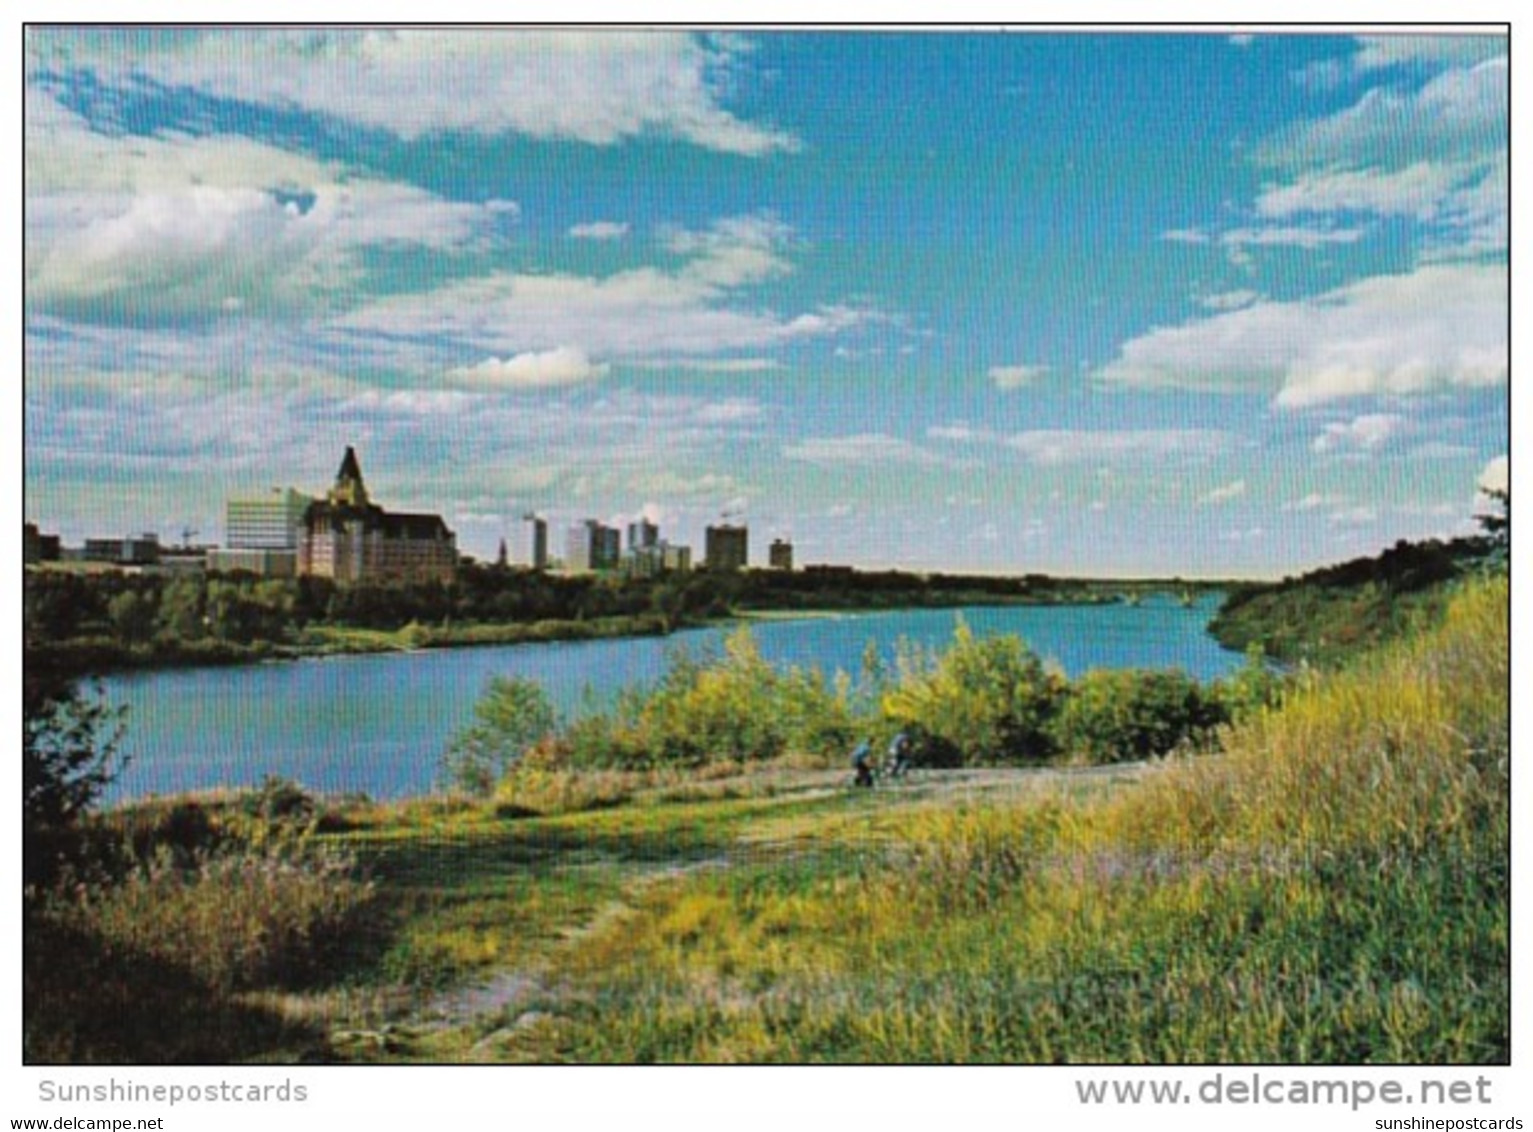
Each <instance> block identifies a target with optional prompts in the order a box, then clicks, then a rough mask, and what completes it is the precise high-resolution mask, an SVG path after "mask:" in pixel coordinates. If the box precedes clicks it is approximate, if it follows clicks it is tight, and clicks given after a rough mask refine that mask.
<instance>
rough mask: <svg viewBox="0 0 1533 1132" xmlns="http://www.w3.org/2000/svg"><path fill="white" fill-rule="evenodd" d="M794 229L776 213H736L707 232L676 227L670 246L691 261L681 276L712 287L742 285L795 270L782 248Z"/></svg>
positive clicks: (672, 232) (668, 241)
mask: <svg viewBox="0 0 1533 1132" xmlns="http://www.w3.org/2000/svg"><path fill="white" fill-rule="evenodd" d="M791 237H792V230H791V229H790V228H789V227H788V226H787V225H786V224H784V223H782V221H780V220H778V219H776V218H775V217H772V216H766V215H755V216H732V217H728V218H726V219H723V220H717V221H715V222H714V223H713V224H712V225H710V226H709V228H708V229H707V230H706V231H703V232H694V231H690V230H687V229H676V230H673V231H671V232H669V233H667V237H666V246H667V247H668V248H669V249H670V250H671V251H672V252H675V253H676V254H678V255H684V256H688V257H690V258H689V262H688V263H687V264H686V265H685V266H684V267H683V268H682V270H681V275H682V276H683V277H685V278H687V279H690V280H693V281H696V282H698V283H701V284H704V285H707V286H709V287H720V288H728V287H739V286H743V285H745V284H749V283H758V282H761V281H762V280H765V279H771V278H773V277H776V276H781V275H786V274H788V273H789V271H790V270H791V266H790V265H789V263H788V261H787V260H785V259H784V258H783V257H782V256H781V255H780V254H779V252H780V250H781V249H782V248H783V247H784V246H785V245H786V244H787V243H788V242H789V241H790V239H791Z"/></svg>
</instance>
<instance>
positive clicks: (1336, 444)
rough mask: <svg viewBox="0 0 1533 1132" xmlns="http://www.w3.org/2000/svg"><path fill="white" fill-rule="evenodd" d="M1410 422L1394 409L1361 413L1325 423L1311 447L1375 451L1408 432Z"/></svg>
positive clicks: (1315, 448) (1332, 449)
mask: <svg viewBox="0 0 1533 1132" xmlns="http://www.w3.org/2000/svg"><path fill="white" fill-rule="evenodd" d="M1411 431H1412V425H1411V422H1410V421H1409V420H1407V419H1406V418H1405V417H1402V416H1399V415H1398V414H1395V413H1364V414H1363V415H1362V416H1359V417H1354V418H1353V419H1352V420H1350V421H1347V422H1345V423H1340V422H1333V423H1331V424H1328V425H1326V426H1325V428H1324V430H1322V432H1321V433H1320V435H1319V436H1317V437H1315V440H1314V443H1313V444H1311V445H1310V447H1311V448H1312V449H1313V450H1314V451H1316V452H1321V453H1324V452H1375V451H1377V450H1378V449H1380V448H1382V447H1384V446H1385V445H1386V444H1388V443H1389V442H1390V441H1392V440H1395V439H1397V438H1398V437H1401V436H1404V435H1407V434H1409V433H1410V432H1411Z"/></svg>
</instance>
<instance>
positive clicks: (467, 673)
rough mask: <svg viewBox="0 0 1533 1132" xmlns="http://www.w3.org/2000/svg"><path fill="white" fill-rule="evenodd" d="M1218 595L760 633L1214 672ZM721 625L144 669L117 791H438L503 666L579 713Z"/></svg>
mask: <svg viewBox="0 0 1533 1132" xmlns="http://www.w3.org/2000/svg"><path fill="white" fill-rule="evenodd" d="M1218 602H1219V598H1218V596H1217V595H1205V596H1203V597H1202V598H1200V599H1199V600H1198V601H1197V602H1196V603H1195V604H1193V605H1192V606H1190V607H1183V606H1182V605H1181V603H1180V602H1178V601H1176V600H1174V599H1172V598H1170V597H1165V596H1152V597H1148V598H1146V599H1145V600H1144V601H1143V602H1142V603H1141V604H1139V605H1093V606H1002V607H984V606H977V607H970V608H966V609H962V610H951V609H946V610H897V611H888V612H879V613H855V614H846V615H840V616H831V617H814V618H802V619H793V620H769V621H761V622H757V623H754V624H753V625H752V632H753V633H754V634H755V636H756V640H757V642H758V645H759V647H760V650H761V653H762V655H763V656H764V657H766V658H767V659H768V660H770V661H772V662H774V663H780V664H797V665H803V666H818V667H819V668H820V669H821V671H823V672H825V673H826V674H827V675H829V674H832V673H834V672H835V671H836V670H837V669H841V670H844V671H847V672H849V673H852V674H854V675H855V674H856V673H857V672H858V671H860V668H861V663H862V655H863V651H864V649H865V648H866V647H867V644H868V642H869V641H870V640H871V641H876V642H878V645H879V647H880V649H881V650H882V651H883V653H884V655H885V658H886V659H887V660H889V661H891V662H892V659H893V654H894V648H895V644H896V642H897V641H898V640H899V639H900V638H902V637H903V638H906V639H908V640H910V641H913V642H920V643H921V644H923V645H927V646H943V645H946V644H947V643H948V642H949V641H951V639H952V635H953V628H954V624H955V618H956V617H957V616H959V615H961V616H962V617H963V618H964V619H965V620H966V621H967V623H968V624H969V626H970V627H971V628H972V629H973V630H974V632H975V633H976V634H978V635H981V636H985V635H989V634H998V633H1016V634H1019V635H1020V636H1022V638H1023V639H1024V640H1026V641H1027V642H1028V644H1029V645H1031V646H1032V647H1033V648H1034V649H1035V650H1036V651H1037V652H1038V653H1040V654H1041V655H1042V656H1044V657H1046V658H1048V659H1051V660H1054V661H1057V662H1058V663H1059V664H1060V665H1061V666H1063V668H1064V669H1065V671H1066V672H1068V673H1070V674H1071V675H1078V674H1080V673H1081V672H1084V671H1086V670H1087V669H1089V668H1180V669H1182V670H1183V671H1185V672H1187V673H1189V674H1191V675H1193V676H1196V677H1198V678H1199V679H1211V678H1213V677H1216V676H1219V675H1221V674H1224V673H1226V672H1229V671H1231V670H1232V669H1234V668H1236V667H1238V666H1239V665H1240V664H1241V662H1242V659H1243V658H1242V657H1241V656H1239V655H1238V654H1236V653H1231V652H1228V651H1226V650H1224V649H1221V648H1220V647H1219V645H1218V644H1217V643H1216V642H1215V641H1214V639H1213V638H1212V637H1210V636H1209V635H1208V634H1207V632H1206V631H1205V627H1206V626H1207V624H1208V620H1209V618H1210V617H1211V616H1212V615H1213V612H1214V609H1215V608H1217V605H1218ZM728 632H729V630H728V629H724V628H710V629H699V630H689V631H686V632H682V633H677V634H675V635H673V636H671V637H665V638H658V637H639V638H624V639H619V640H605V641H569V642H555V643H547V644H527V645H507V646H497V647H485V648H463V649H441V650H429V651H421V652H412V653H386V654H378V655H371V656H347V657H332V658H324V659H312V660H299V661H284V662H274V663H270V664H260V665H249V666H242V667H235V668H198V669H176V670H167V671H159V672H145V673H135V674H131V675H126V676H120V677H116V678H113V679H111V680H108V681H106V682H105V690H106V694H107V698H108V699H109V700H110V701H111V702H113V703H120V704H126V705H127V707H128V731H127V735H126V737H125V739H124V743H123V749H124V751H125V752H126V753H127V754H128V755H129V756H130V760H131V761H130V763H129V765H128V768H127V769H126V770H125V771H124V773H123V774H122V775H121V777H120V778H119V779H118V781H117V782H116V783H115V784H114V786H113V788H112V790H111V792H110V794H109V795H108V798H109V800H119V799H125V798H134V797H140V796H143V795H147V794H165V793H174V792H180V791H186V790H204V789H209V788H212V787H219V786H247V785H252V784H256V783H259V782H260V781H261V780H262V779H263V778H265V777H266V776H267V775H278V776H280V777H283V778H290V779H292V780H294V781H296V782H300V783H302V784H303V785H304V786H306V787H308V788H310V789H312V790H317V791H320V792H324V793H363V794H368V795H371V796H372V797H374V798H398V797H405V796H409V795H415V794H424V793H428V792H429V791H430V790H431V788H432V784H433V780H434V778H435V776H436V772H437V765H438V759H439V757H440V754H441V751H442V748H443V747H444V746H445V745H446V743H447V741H448V739H449V738H450V737H451V735H452V734H453V732H454V731H455V730H457V729H458V728H460V727H462V726H463V725H464V724H465V723H467V722H468V720H469V719H470V717H471V716H472V713H473V706H474V701H475V700H476V699H477V698H478V696H479V694H480V692H481V691H482V690H483V687H484V684H485V682H486V681H487V680H488V679H489V678H490V677H491V676H497V675H509V676H525V677H530V678H532V679H534V680H536V681H538V682H539V683H540V684H541V685H542V686H543V688H544V690H545V691H546V692H547V693H548V695H549V697H550V699H552V700H553V702H554V704H555V705H556V706H557V707H558V708H559V709H560V710H561V711H563V712H564V713H566V714H567V715H574V714H577V713H579V712H580V711H582V710H589V709H590V707H591V706H592V705H600V704H603V703H605V702H610V699H611V697H612V696H613V695H614V693H616V691H617V690H618V689H620V688H623V687H625V686H629V685H634V684H644V683H649V682H652V681H654V680H655V679H656V678H657V677H658V676H659V675H660V674H661V673H662V672H663V671H664V670H665V666H666V662H667V657H668V655H669V654H670V652H671V650H673V649H676V648H678V647H685V648H686V649H687V650H688V651H689V652H694V653H695V652H699V651H705V650H708V649H715V650H716V649H717V648H718V647H719V646H720V643H721V642H722V641H723V639H724V637H725V636H726V635H727V633H728Z"/></svg>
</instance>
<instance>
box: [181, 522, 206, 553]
mask: <svg viewBox="0 0 1533 1132" xmlns="http://www.w3.org/2000/svg"><path fill="white" fill-rule="evenodd" d="M201 533H202V532H201V531H194V530H193V529H192V528H191V527H182V528H181V549H182V550H190V549H191V548H192V539H194V538H196V537H197V536H198V535H200V534H201Z"/></svg>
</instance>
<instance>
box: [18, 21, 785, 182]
mask: <svg viewBox="0 0 1533 1132" xmlns="http://www.w3.org/2000/svg"><path fill="white" fill-rule="evenodd" d="M28 50H29V55H30V60H29V62H30V63H31V66H32V69H33V70H34V72H35V71H39V70H45V69H49V68H56V69H64V70H69V71H76V72H79V71H84V72H88V73H89V74H91V75H92V76H93V78H94V79H95V80H96V81H97V82H100V83H103V84H107V85H119V84H120V85H123V86H127V85H128V84H130V83H134V82H140V81H142V80H144V79H148V80H151V81H154V82H158V83H161V84H164V85H166V86H173V87H180V88H188V89H192V90H196V91H199V92H201V93H203V94H208V95H212V96H214V97H218V98H226V99H235V100H239V101H244V102H250V103H255V104H259V105H265V106H272V107H277V108H281V109H290V108H294V107H296V108H299V109H302V110H306V111H309V112H313V113H317V114H322V115H325V116H327V117H331V118H335V119H337V120H340V121H345V122H352V123H356V124H359V125H362V126H365V127H367V128H369V129H374V130H383V131H387V132H389V133H391V134H395V135H397V136H399V137H403V138H407V139H412V138H417V137H421V136H423V135H428V134H432V133H437V132H443V131H460V132H466V133H475V134H481V135H485V136H498V135H502V134H520V135H523V136H527V137H533V138H540V139H562V140H572V141H579V142H585V143H587V144H590V145H612V144H615V143H618V142H621V141H624V140H626V139H630V138H638V137H643V136H646V135H659V136H664V137H671V138H676V139H679V140H682V141H686V142H689V143H691V144H693V145H697V146H701V147H704V148H707V149H711V150H716V151H719V152H723V153H734V154H741V155H745V156H760V155H763V154H767V153H772V152H777V151H792V150H794V149H796V148H798V142H797V140H796V139H795V138H794V137H793V136H792V135H790V134H788V133H786V132H783V131H780V130H776V129H773V128H771V127H770V126H764V125H758V124H755V123H751V122H747V121H745V120H743V119H741V118H739V117H737V116H735V115H734V114H732V113H731V112H729V111H728V110H726V109H725V108H724V107H723V105H722V104H721V100H720V94H721V92H722V91H724V90H726V89H728V87H729V85H730V82H731V80H732V79H734V78H735V77H737V76H739V75H740V74H741V73H742V70H743V68H744V67H745V66H746V62H747V59H748V56H749V53H750V48H749V44H748V42H747V41H746V40H744V39H742V38H740V37H724V36H699V35H692V34H688V33H683V32H656V31H641V32H617V31H528V30H521V29H510V28H506V29H483V28H476V29H473V30H459V29H391V30H385V29H374V30H353V29H314V30H310V29H299V30H291V31H288V30H279V29H251V28H239V29H219V30H209V31H204V32H198V33H188V34H183V35H180V36H175V37H172V36H158V37H148V38H146V37H144V36H141V35H140V36H136V37H135V38H133V39H132V40H131V42H127V41H125V40H124V37H123V36H122V35H121V34H120V33H116V32H111V31H100V30H68V31H60V30H50V31H46V32H42V33H39V34H36V35H33V36H32V37H30V39H29V43H28Z"/></svg>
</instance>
